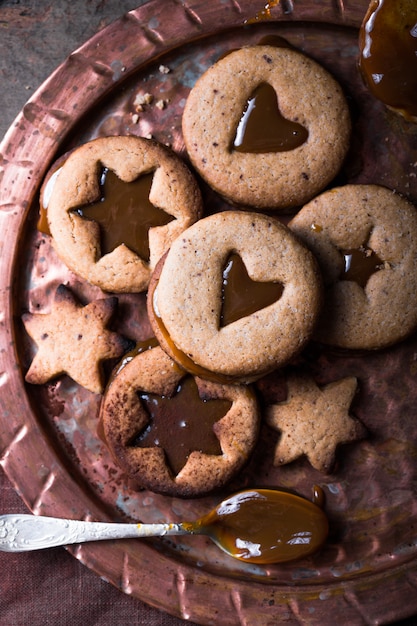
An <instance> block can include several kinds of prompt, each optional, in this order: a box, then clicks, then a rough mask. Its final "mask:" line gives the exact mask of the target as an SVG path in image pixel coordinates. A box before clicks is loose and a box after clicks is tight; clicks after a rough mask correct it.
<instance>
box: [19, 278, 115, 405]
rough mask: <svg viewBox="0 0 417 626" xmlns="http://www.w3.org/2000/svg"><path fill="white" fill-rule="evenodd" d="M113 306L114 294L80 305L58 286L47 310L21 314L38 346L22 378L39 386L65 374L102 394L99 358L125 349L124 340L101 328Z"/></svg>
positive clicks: (110, 313)
mask: <svg viewBox="0 0 417 626" xmlns="http://www.w3.org/2000/svg"><path fill="white" fill-rule="evenodd" d="M116 307H117V298H116V297H109V298H104V299H101V300H95V301H94V302H90V303H89V304H87V305H86V306H82V305H81V304H80V303H79V302H78V301H77V300H76V298H75V297H74V295H73V293H72V292H71V291H70V290H69V289H68V288H67V287H65V285H60V286H59V287H58V288H57V290H56V293H55V299H54V302H53V305H52V311H51V313H46V314H42V313H38V314H32V313H25V314H24V315H23V316H22V320H23V324H24V326H25V329H26V331H27V333H28V334H29V336H30V337H31V338H32V339H33V340H34V341H35V343H36V345H37V347H38V351H37V353H36V354H35V357H34V359H33V361H32V364H31V366H30V368H29V370H28V372H27V374H26V376H25V380H26V381H27V382H29V383H32V384H36V385H42V384H44V383H46V382H48V381H49V380H51V379H53V378H56V377H57V376H60V375H61V374H68V376H70V377H71V378H72V379H73V380H74V381H75V382H76V383H78V384H79V385H81V386H82V387H85V388H86V389H88V390H90V391H92V392H94V393H102V391H103V376H102V371H101V363H102V361H105V360H107V359H112V358H116V357H120V356H121V355H122V354H123V353H124V351H125V350H126V348H127V341H126V339H124V338H123V337H121V336H120V335H118V334H117V333H115V332H112V331H110V330H107V329H106V328H105V327H106V325H107V324H108V323H109V321H110V319H111V317H112V316H113V314H114V312H115V310H116Z"/></svg>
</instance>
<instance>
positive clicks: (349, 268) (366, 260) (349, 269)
mask: <svg viewBox="0 0 417 626" xmlns="http://www.w3.org/2000/svg"><path fill="white" fill-rule="evenodd" d="M342 254H343V259H344V269H343V272H342V274H341V276H340V280H351V281H353V282H355V283H358V285H359V286H360V287H362V288H363V289H364V288H365V287H366V283H367V282H368V280H369V279H370V278H371V276H372V274H375V272H378V270H380V269H382V268H383V267H384V261H382V259H380V258H379V256H378V255H377V254H376V253H375V252H374V251H373V250H371V248H368V247H367V246H366V245H364V246H360V247H359V248H355V249H352V250H343V252H342Z"/></svg>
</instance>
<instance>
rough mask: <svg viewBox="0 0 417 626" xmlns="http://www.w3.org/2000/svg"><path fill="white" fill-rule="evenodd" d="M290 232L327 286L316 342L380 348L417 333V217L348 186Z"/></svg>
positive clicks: (399, 200) (380, 191)
mask: <svg viewBox="0 0 417 626" xmlns="http://www.w3.org/2000/svg"><path fill="white" fill-rule="evenodd" d="M289 227H290V229H291V230H292V231H293V232H295V233H296V234H297V235H298V236H299V237H300V238H301V239H302V240H303V241H304V243H305V244H306V245H307V246H308V247H309V248H310V249H311V251H312V252H313V253H314V254H315V256H316V257H317V259H318V262H319V265H320V267H321V270H322V273H323V277H324V283H325V301H324V306H323V313H322V315H321V316H320V320H319V323H318V326H317V329H316V331H315V333H314V339H316V340H317V341H319V342H321V343H323V344H328V345H333V346H337V347H340V348H351V349H358V350H361V349H365V350H372V349H379V348H383V347H386V346H389V345H391V344H394V343H396V342H398V341H401V340H402V339H404V338H405V337H407V336H408V335H410V334H411V333H412V332H414V330H415V329H416V328H417V274H416V267H417V211H416V209H415V207H414V206H413V205H411V204H410V203H409V202H408V201H407V200H405V199H404V198H403V197H402V196H400V195H399V194H396V193H394V192H393V191H391V190H389V189H387V188H385V187H381V186H378V185H346V186H344V187H338V188H334V189H332V190H331V191H327V192H325V193H323V194H321V195H320V196H318V197H316V198H315V199H314V200H312V201H311V202H310V203H308V204H307V205H306V206H304V207H303V209H302V210H301V211H300V212H299V213H298V214H297V215H296V216H295V217H294V218H293V219H292V220H291V222H290V223H289Z"/></svg>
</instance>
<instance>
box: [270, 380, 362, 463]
mask: <svg viewBox="0 0 417 626" xmlns="http://www.w3.org/2000/svg"><path fill="white" fill-rule="evenodd" d="M287 385H288V395H287V399H286V400H285V401H284V402H280V403H278V404H274V405H271V406H269V407H268V408H267V411H266V416H265V417H266V422H267V424H268V425H269V426H271V427H272V428H274V429H275V430H279V431H280V433H281V437H280V439H279V441H278V443H277V446H276V449H275V459H274V465H284V464H286V463H290V462H291V461H294V460H295V459H297V458H299V457H300V456H303V455H305V456H307V458H308V460H309V462H310V463H311V465H312V466H313V467H314V468H315V469H317V470H319V471H320V472H329V471H330V470H331V469H332V466H333V464H334V461H335V455H336V448H337V446H339V445H341V444H345V443H349V442H351V441H355V440H357V439H360V438H362V437H363V436H364V435H365V432H366V431H365V428H364V426H363V425H362V424H361V422H359V420H357V419H356V418H355V417H353V416H351V415H350V414H349V409H350V405H351V403H352V400H353V397H354V395H355V393H356V389H357V380H356V378H354V377H349V378H343V379H341V380H338V381H335V382H333V383H330V384H329V385H326V386H325V387H323V388H320V387H318V386H317V385H316V383H315V382H314V380H313V379H311V378H309V377H307V376H291V377H290V378H289V379H288V381H287Z"/></svg>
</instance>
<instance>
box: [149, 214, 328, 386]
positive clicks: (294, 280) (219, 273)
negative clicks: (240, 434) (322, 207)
mask: <svg viewBox="0 0 417 626" xmlns="http://www.w3.org/2000/svg"><path fill="white" fill-rule="evenodd" d="M321 287H322V285H321V276H320V272H319V270H318V266H317V264H316V261H315V259H314V257H313V255H312V254H311V252H310V251H309V250H308V249H307V248H306V247H305V246H304V245H303V244H302V243H300V242H299V240H298V238H296V237H295V236H294V235H293V233H292V232H291V231H290V230H289V229H288V228H287V227H285V226H284V225H283V224H281V223H280V222H279V221H278V220H276V219H274V218H270V217H267V216H266V215H262V214H260V213H253V212H246V211H225V212H222V213H217V214H214V215H211V216H209V217H206V218H204V219H202V220H199V221H198V222H196V223H195V224H193V226H191V227H190V228H188V229H187V230H186V231H184V233H183V234H182V235H181V237H179V238H178V239H177V240H176V241H174V243H173V244H172V246H171V248H170V250H169V252H168V253H167V254H166V256H165V257H163V259H162V260H161V261H160V263H158V265H157V268H156V270H155V272H154V274H153V276H152V279H151V283H150V286H149V293H148V313H149V317H150V321H151V324H152V327H153V330H154V333H155V335H156V337H157V339H158V340H159V343H160V345H161V347H162V348H163V349H164V350H166V352H167V353H168V354H169V355H170V356H171V357H172V358H173V359H174V360H175V361H177V362H178V363H179V364H180V365H181V366H182V367H184V368H185V369H186V370H188V371H190V372H192V373H193V374H195V375H198V376H203V377H204V378H208V379H211V380H215V381H219V380H220V381H222V382H251V381H253V380H255V379H257V378H260V377H261V376H262V375H264V374H266V373H268V372H270V371H272V370H274V369H275V368H277V367H280V366H282V365H283V364H284V363H287V362H288V361H289V360H290V359H291V358H293V357H294V356H295V355H296V354H297V353H298V352H299V351H300V350H301V349H302V348H303V346H304V345H305V343H306V342H307V341H308V339H309V338H310V336H311V334H312V332H313V329H314V327H315V324H316V320H317V317H318V314H319V311H320V306H321V295H322V289H321Z"/></svg>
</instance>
